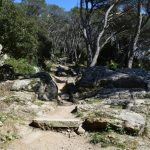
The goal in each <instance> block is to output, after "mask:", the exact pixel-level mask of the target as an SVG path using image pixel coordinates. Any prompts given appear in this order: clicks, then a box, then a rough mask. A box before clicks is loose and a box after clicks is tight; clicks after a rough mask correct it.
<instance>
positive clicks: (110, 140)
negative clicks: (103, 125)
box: [90, 132, 125, 149]
mask: <svg viewBox="0 0 150 150" xmlns="http://www.w3.org/2000/svg"><path fill="white" fill-rule="evenodd" d="M90 138H91V140H90V143H93V144H98V143H100V144H101V147H109V146H114V147H117V148H121V149H124V148H125V144H124V143H121V142H120V141H119V139H118V138H114V137H111V136H109V134H108V133H107V132H101V133H100V132H95V133H92V134H91V136H90Z"/></svg>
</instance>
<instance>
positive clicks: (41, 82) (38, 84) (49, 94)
mask: <svg viewBox="0 0 150 150" xmlns="http://www.w3.org/2000/svg"><path fill="white" fill-rule="evenodd" d="M11 90H13V91H28V92H35V93H36V94H37V95H38V98H39V99H41V100H46V101H51V100H53V99H55V100H56V98H57V94H58V88H57V86H56V84H55V82H54V81H53V80H52V78H51V77H50V75H49V74H48V73H46V72H40V73H37V74H34V75H31V76H30V78H29V79H18V80H15V81H14V83H13V85H12V89H11Z"/></svg>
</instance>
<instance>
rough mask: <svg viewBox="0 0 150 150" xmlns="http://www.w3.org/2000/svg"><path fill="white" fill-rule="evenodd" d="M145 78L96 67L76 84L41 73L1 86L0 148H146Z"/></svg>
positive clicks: (149, 132)
mask: <svg viewBox="0 0 150 150" xmlns="http://www.w3.org/2000/svg"><path fill="white" fill-rule="evenodd" d="M135 74H136V75H135ZM149 79H150V74H147V73H145V74H144V75H143V72H141V71H139V70H135V71H134V70H129V71H128V70H127V71H126V72H125V73H122V71H114V70H109V69H107V68H104V67H96V68H92V70H91V69H87V72H86V71H85V73H84V74H83V75H82V77H81V78H80V79H79V82H75V80H76V79H75V77H74V76H73V77H72V76H70V77H69V76H57V77H56V76H52V77H51V76H49V74H48V73H44V72H41V73H37V74H35V75H33V76H31V77H30V78H27V79H26V78H25V79H24V78H20V79H16V80H8V81H4V82H1V83H0V131H1V132H0V149H2V150H3V149H4V150H41V149H42V150H61V149H62V150H88V149H90V150H103V149H104V150H122V149H123V150H149V149H150V148H149V147H150V142H149V141H150V140H149V139H150V91H149V87H150V86H149V85H150V82H149V81H150V80H149ZM68 85H69V86H68ZM76 85H77V89H76V92H75V93H74V91H72V93H73V94H74V95H73V94H72V95H71V94H70V92H71V90H74V89H73V88H75V87H76ZM69 88H70V89H69ZM56 95H57V96H58V97H57V98H56ZM71 96H74V98H75V102H76V103H73V102H71V100H72V99H70V98H71ZM76 100H77V101H76ZM57 102H58V103H57Z"/></svg>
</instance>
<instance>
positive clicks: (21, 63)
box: [5, 58, 35, 74]
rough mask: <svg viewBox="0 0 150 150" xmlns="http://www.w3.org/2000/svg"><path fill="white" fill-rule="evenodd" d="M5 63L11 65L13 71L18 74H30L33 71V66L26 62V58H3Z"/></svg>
mask: <svg viewBox="0 0 150 150" xmlns="http://www.w3.org/2000/svg"><path fill="white" fill-rule="evenodd" d="M5 64H9V65H12V66H13V68H14V70H15V73H19V74H31V73H35V69H34V67H33V66H32V65H31V64H29V63H28V62H27V60H26V59H23V58H20V59H14V58H10V59H8V60H5Z"/></svg>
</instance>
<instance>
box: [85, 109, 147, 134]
mask: <svg viewBox="0 0 150 150" xmlns="http://www.w3.org/2000/svg"><path fill="white" fill-rule="evenodd" d="M145 125H146V116H144V115H141V114H138V113H135V112H132V111H129V110H111V111H99V112H97V113H96V116H94V115H93V116H89V117H87V118H86V119H85V121H84V123H83V127H84V128H85V129H86V130H90V131H92V130H94V131H101V130H105V129H107V128H108V126H109V128H111V129H114V130H116V131H124V132H126V133H127V134H132V135H140V134H142V133H143V132H144V128H145Z"/></svg>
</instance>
